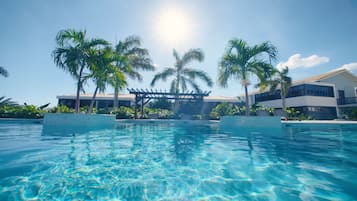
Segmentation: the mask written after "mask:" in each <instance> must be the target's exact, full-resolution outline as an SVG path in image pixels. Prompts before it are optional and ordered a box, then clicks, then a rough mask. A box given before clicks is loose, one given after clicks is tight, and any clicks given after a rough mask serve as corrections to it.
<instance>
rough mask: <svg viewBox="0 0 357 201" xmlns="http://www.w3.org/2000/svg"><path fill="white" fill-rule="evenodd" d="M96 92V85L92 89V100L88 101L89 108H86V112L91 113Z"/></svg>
mask: <svg viewBox="0 0 357 201" xmlns="http://www.w3.org/2000/svg"><path fill="white" fill-rule="evenodd" d="M97 92H98V87H96V88H95V90H94V93H93V96H92V100H91V101H90V105H89V108H88V111H87V113H88V114H90V113H92V110H93V106H94V102H95V97H96V96H97Z"/></svg>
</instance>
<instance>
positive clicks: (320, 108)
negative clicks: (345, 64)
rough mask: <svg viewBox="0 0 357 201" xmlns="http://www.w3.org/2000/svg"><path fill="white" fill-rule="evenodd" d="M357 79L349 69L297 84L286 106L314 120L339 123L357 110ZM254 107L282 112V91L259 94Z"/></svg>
mask: <svg viewBox="0 0 357 201" xmlns="http://www.w3.org/2000/svg"><path fill="white" fill-rule="evenodd" d="M356 89H357V77H356V76H355V75H354V74H352V73H351V72H350V71H348V70H346V69H337V70H334V71H330V72H327V73H324V74H321V75H317V76H313V77H309V78H306V79H303V80H299V81H295V82H293V84H292V86H291V87H290V89H289V92H288V95H287V97H286V106H287V107H290V108H294V109H296V110H297V111H300V112H301V113H303V114H305V115H306V116H310V117H312V118H313V119H336V118H338V117H341V115H342V114H344V113H345V112H346V111H348V110H350V109H351V108H353V107H356V106H357V98H356V93H357V91H356ZM249 100H250V103H252V104H254V103H257V104H259V105H262V106H265V107H272V108H275V109H276V111H277V113H279V110H280V111H281V110H282V101H281V97H280V89H277V90H275V91H273V92H270V91H264V92H255V93H252V94H250V96H249Z"/></svg>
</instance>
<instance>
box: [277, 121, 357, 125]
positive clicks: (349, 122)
mask: <svg viewBox="0 0 357 201" xmlns="http://www.w3.org/2000/svg"><path fill="white" fill-rule="evenodd" d="M281 123H282V124H354V125H357V121H345V120H301V121H299V120H288V121H281Z"/></svg>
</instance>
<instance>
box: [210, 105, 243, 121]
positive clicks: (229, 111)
mask: <svg viewBox="0 0 357 201" xmlns="http://www.w3.org/2000/svg"><path fill="white" fill-rule="evenodd" d="M239 113H241V108H239V107H238V106H235V105H233V104H231V103H220V104H218V105H217V106H216V107H214V108H213V109H212V111H211V113H210V116H211V117H212V118H217V119H218V118H219V117H221V116H225V115H237V114H239Z"/></svg>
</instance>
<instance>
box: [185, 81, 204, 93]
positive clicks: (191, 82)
mask: <svg viewBox="0 0 357 201" xmlns="http://www.w3.org/2000/svg"><path fill="white" fill-rule="evenodd" d="M186 81H187V82H188V83H189V84H190V85H191V86H192V88H193V89H194V90H195V91H196V92H197V93H200V92H201V89H200V86H198V84H197V83H195V81H193V80H191V79H187V80H186Z"/></svg>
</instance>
